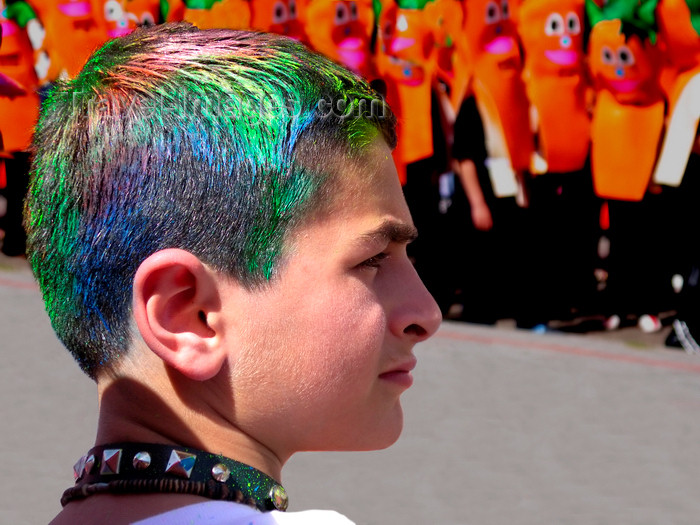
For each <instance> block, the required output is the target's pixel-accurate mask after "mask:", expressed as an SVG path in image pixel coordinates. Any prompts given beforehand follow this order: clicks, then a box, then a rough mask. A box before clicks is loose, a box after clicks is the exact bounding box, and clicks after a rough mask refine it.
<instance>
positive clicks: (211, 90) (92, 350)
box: [25, 24, 396, 378]
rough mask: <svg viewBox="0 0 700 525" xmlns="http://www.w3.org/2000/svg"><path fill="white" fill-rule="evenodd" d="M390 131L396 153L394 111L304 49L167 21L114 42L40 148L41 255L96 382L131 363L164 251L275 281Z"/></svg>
mask: <svg viewBox="0 0 700 525" xmlns="http://www.w3.org/2000/svg"><path fill="white" fill-rule="evenodd" d="M376 137H384V139H385V140H386V142H387V144H388V145H389V146H390V147H391V148H393V147H394V146H395V142H396V133H395V118H394V116H393V114H392V113H391V111H390V110H389V109H388V107H387V106H386V104H385V103H384V101H383V100H382V99H381V98H380V97H379V96H378V95H377V94H376V92H374V91H373V90H372V89H371V88H370V87H369V86H368V84H367V83H366V82H365V81H364V80H362V79H360V78H359V77H357V76H356V75H354V74H353V73H351V72H349V71H347V70H346V69H344V68H343V67H342V66H339V65H337V64H335V63H333V62H331V61H330V60H328V59H325V58H323V57H321V56H319V55H317V54H315V53H313V52H311V51H309V50H307V49H306V48H305V47H304V46H303V45H301V44H299V43H297V42H295V41H293V40H291V39H288V38H285V37H280V36H274V35H267V34H262V33H253V32H246V31H229V30H207V31H200V30H198V29H197V28H195V27H194V26H191V25H189V24H165V25H162V26H156V27H154V28H149V29H140V30H137V31H135V32H134V33H132V34H130V35H128V36H125V37H122V38H118V39H115V40H112V41H110V42H108V43H107V44H105V45H104V46H103V47H102V48H101V49H100V50H98V51H96V52H95V54H94V55H93V56H92V57H91V58H90V59H89V60H88V62H87V64H86V65H85V67H84V68H83V70H82V71H81V72H80V74H79V75H78V76H77V77H76V78H75V79H73V80H72V81H68V82H64V83H60V84H59V85H58V86H57V87H56V88H55V89H54V90H53V91H52V92H51V93H50V95H49V97H48V98H47V100H46V102H45V103H44V105H43V107H42V112H41V116H40V119H39V123H38V125H37V128H36V135H35V139H34V146H33V147H34V159H33V164H32V173H31V182H30V188H29V193H28V195H27V200H26V205H25V227H26V229H27V233H28V250H27V253H28V257H29V260H30V263H31V265H32V268H33V271H34V274H35V276H36V278H37V280H38V282H39V285H40V288H41V291H42V293H43V297H44V301H45V305H46V310H47V312H48V314H49V317H50V319H51V323H52V326H53V328H54V330H55V332H56V334H57V335H58V337H59V339H60V340H61V341H62V342H63V344H64V345H65V346H66V347H67V348H68V349H69V350H70V352H71V353H72V354H73V356H74V357H75V359H76V360H77V361H78V363H79V364H80V366H81V368H82V369H83V370H84V371H85V372H86V373H87V374H88V375H89V376H90V377H92V378H95V377H96V374H97V372H98V371H99V370H100V369H101V368H102V367H105V366H109V365H111V364H112V363H113V362H114V361H115V360H116V359H117V358H118V357H119V355H120V354H123V353H125V352H126V351H127V350H128V348H129V346H130V344H131V341H132V334H131V294H132V283H133V278H134V275H135V273H136V270H137V269H138V267H139V265H140V264H141V262H142V261H143V260H145V259H146V258H147V257H148V256H150V255H151V254H153V253H155V252H156V251H158V250H162V249H166V248H181V249H184V250H187V251H189V252H191V253H192V254H194V255H195V256H197V257H198V258H199V259H200V260H201V261H202V262H204V263H206V264H208V265H210V266H211V267H213V268H214V269H216V270H218V271H221V272H223V273H225V274H227V275H229V276H231V277H233V278H235V279H237V280H238V281H240V282H241V283H244V284H245V285H246V286H258V285H262V286H264V285H265V283H266V282H268V281H269V280H270V279H272V278H273V277H274V275H275V272H276V271H277V270H278V266H279V265H280V258H281V253H282V252H283V248H284V240H285V239H286V238H287V236H288V234H289V232H290V231H292V230H293V229H294V227H296V226H297V225H298V224H300V223H301V222H302V221H303V220H304V218H305V217H307V216H308V215H309V214H311V213H313V212H314V211H315V210H318V209H320V207H321V206H323V205H324V203H326V202H327V201H328V199H329V198H330V197H331V196H332V191H331V190H332V188H333V181H334V177H333V174H332V173H330V171H331V169H329V168H330V166H332V165H334V163H335V165H336V166H337V165H338V164H337V159H338V158H341V159H352V158H353V157H354V158H360V157H361V155H362V153H363V151H364V150H365V148H366V147H367V146H368V145H369V144H370V143H372V142H373V141H374V139H375V138H376ZM324 166H325V168H324Z"/></svg>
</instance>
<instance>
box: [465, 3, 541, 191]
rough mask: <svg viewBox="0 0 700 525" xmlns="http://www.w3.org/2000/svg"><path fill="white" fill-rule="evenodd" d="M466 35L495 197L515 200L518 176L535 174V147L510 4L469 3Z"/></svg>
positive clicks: (467, 5)
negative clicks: (529, 172) (526, 173)
mask: <svg viewBox="0 0 700 525" xmlns="http://www.w3.org/2000/svg"><path fill="white" fill-rule="evenodd" d="M465 34H466V39H467V46H468V50H469V63H470V65H471V67H472V71H473V76H472V85H473V91H474V96H475V98H476V101H477V104H478V107H479V113H480V114H481V118H482V121H483V124H484V133H485V135H486V148H487V151H488V156H489V158H488V160H487V167H488V169H489V174H490V176H491V181H492V184H493V188H494V192H495V194H496V195H497V196H499V197H505V196H513V195H516V194H517V193H518V186H519V184H518V183H519V176H520V175H521V174H523V173H524V172H526V171H527V170H528V169H529V168H530V161H531V158H532V156H533V152H534V149H535V147H534V138H533V135H532V131H531V129H530V117H529V101H528V99H527V95H526V92H525V84H524V83H523V80H522V77H521V75H522V58H521V56H520V47H519V40H518V36H517V32H516V29H515V25H514V23H513V21H512V20H511V18H510V3H509V1H508V0H501V1H499V2H496V1H494V0H468V1H467V2H466V23H465Z"/></svg>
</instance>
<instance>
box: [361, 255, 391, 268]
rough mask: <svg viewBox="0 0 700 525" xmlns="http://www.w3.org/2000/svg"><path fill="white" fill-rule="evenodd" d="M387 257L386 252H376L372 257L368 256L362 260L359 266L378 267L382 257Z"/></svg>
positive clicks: (382, 259)
mask: <svg viewBox="0 0 700 525" xmlns="http://www.w3.org/2000/svg"><path fill="white" fill-rule="evenodd" d="M387 257H389V254H388V253H384V252H382V253H378V254H377V255H375V256H374V257H370V258H369V259H367V260H365V261H362V262H361V263H360V266H361V267H364V268H379V267H380V266H381V265H382V261H384V259H386V258H387Z"/></svg>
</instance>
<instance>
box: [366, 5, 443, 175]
mask: <svg viewBox="0 0 700 525" xmlns="http://www.w3.org/2000/svg"><path fill="white" fill-rule="evenodd" d="M424 5H425V1H419V2H410V3H409V2H401V3H399V4H398V5H397V4H396V3H395V2H394V1H393V0H387V3H386V4H385V5H384V6H383V7H382V10H381V13H380V16H379V31H380V34H379V46H378V51H377V69H378V71H379V74H380V76H381V78H382V79H383V80H384V81H385V82H386V85H387V100H388V101H389V105H390V106H391V107H392V108H393V109H394V112H395V113H396V114H397V117H398V120H399V125H398V133H399V142H398V146H397V148H396V150H395V151H394V160H395V161H396V164H397V169H398V172H399V177H400V178H401V180H402V183H404V184H405V182H406V166H407V165H408V164H411V163H412V162H416V161H418V160H421V159H425V158H428V157H431V156H432V155H433V131H432V130H433V127H432V117H431V88H432V79H433V76H434V75H435V68H436V65H435V40H434V37H433V34H432V32H431V30H430V26H429V24H428V20H427V19H426V17H425V14H424V12H423V7H424Z"/></svg>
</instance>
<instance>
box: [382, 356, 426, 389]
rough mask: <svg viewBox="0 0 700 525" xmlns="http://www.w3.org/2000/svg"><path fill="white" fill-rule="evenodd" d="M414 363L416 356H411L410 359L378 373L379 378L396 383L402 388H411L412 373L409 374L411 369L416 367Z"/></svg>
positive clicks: (415, 362)
mask: <svg viewBox="0 0 700 525" xmlns="http://www.w3.org/2000/svg"><path fill="white" fill-rule="evenodd" d="M416 364H417V360H416V358H415V357H412V358H411V359H409V360H407V361H405V362H403V363H401V364H399V365H397V366H396V367H395V368H392V369H391V370H389V371H387V372H384V373H382V374H379V379H381V380H383V381H386V382H387V383H390V384H393V385H396V386H398V387H399V388H401V389H402V390H406V389H408V388H411V386H412V385H413V375H412V374H411V370H413V369H414V368H415V367H416Z"/></svg>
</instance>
